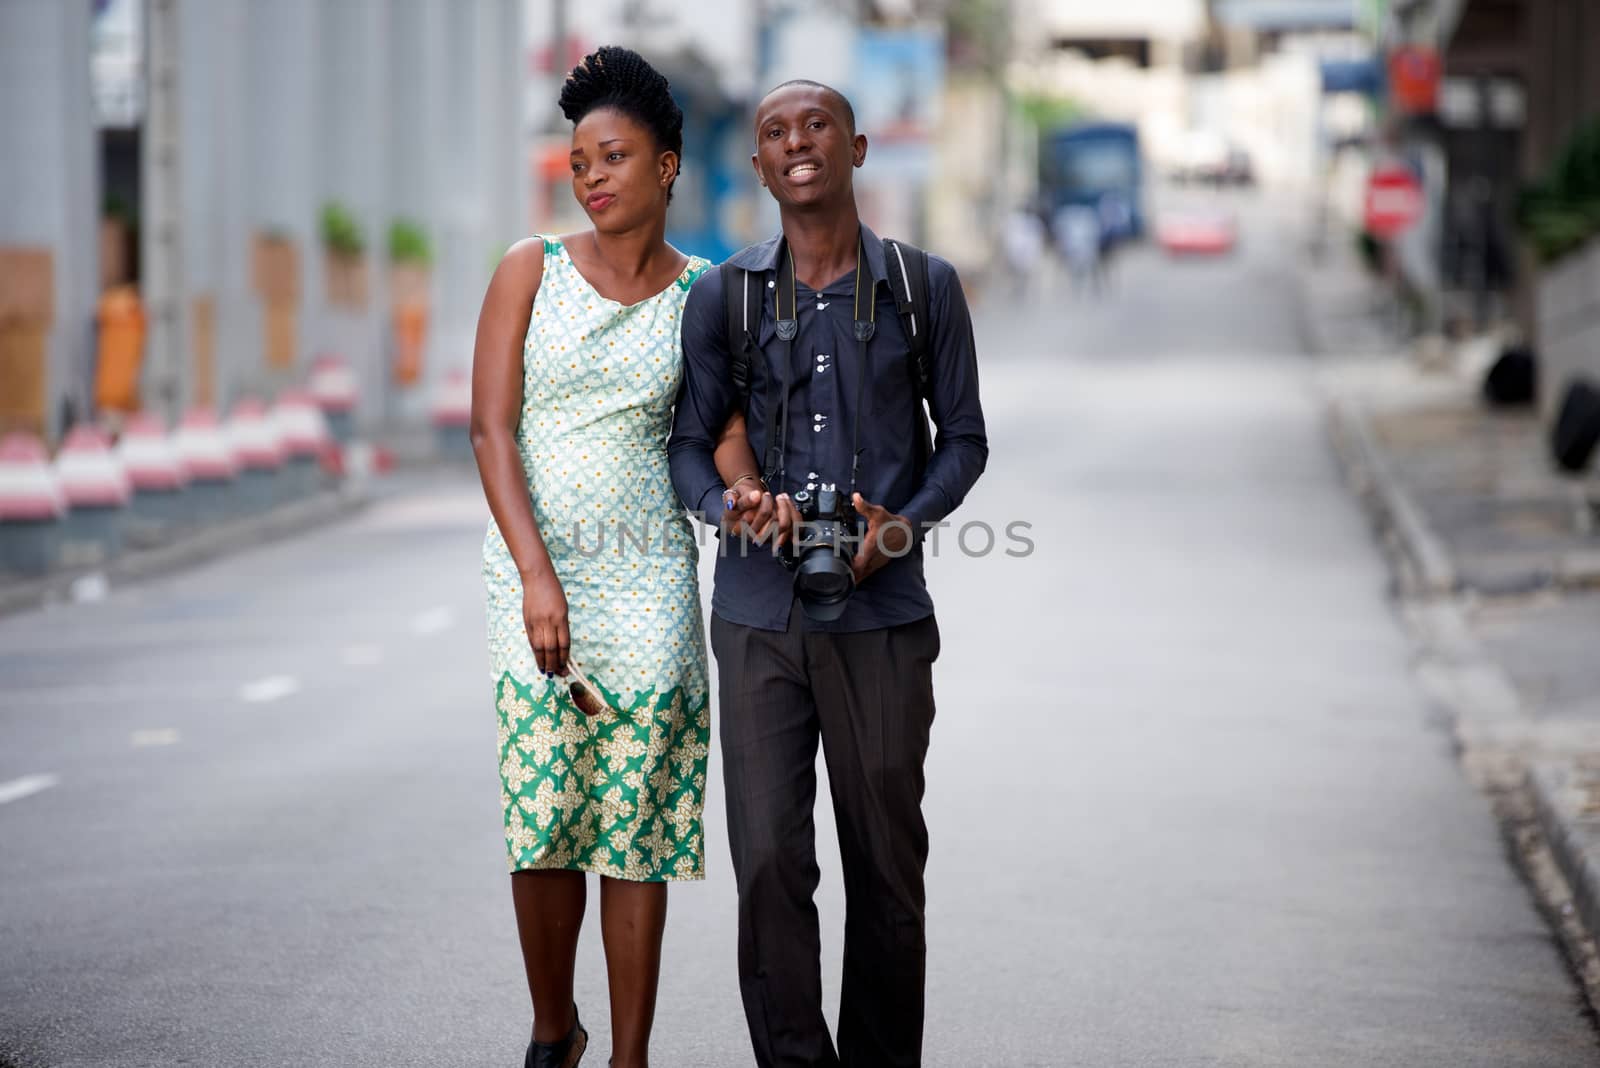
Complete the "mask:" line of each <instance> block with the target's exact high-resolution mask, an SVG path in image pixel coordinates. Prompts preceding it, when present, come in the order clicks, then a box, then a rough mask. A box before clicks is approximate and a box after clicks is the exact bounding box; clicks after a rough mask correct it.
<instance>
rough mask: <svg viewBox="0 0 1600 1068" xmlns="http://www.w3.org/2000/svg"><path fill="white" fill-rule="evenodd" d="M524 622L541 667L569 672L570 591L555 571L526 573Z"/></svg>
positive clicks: (551, 671) (555, 672)
mask: <svg viewBox="0 0 1600 1068" xmlns="http://www.w3.org/2000/svg"><path fill="white" fill-rule="evenodd" d="M522 624H523V626H524V627H526V628H527V631H528V644H529V645H531V646H532V647H533V659H534V661H535V662H536V663H537V664H538V665H539V670H540V671H542V672H544V673H545V674H546V675H565V674H566V673H567V652H568V650H570V649H571V647H572V635H571V634H570V633H569V632H568V630H567V594H566V591H565V590H563V589H562V588H561V580H560V579H558V578H556V575H555V572H554V571H550V570H543V571H540V572H538V573H537V574H533V575H524V576H523V578H522Z"/></svg>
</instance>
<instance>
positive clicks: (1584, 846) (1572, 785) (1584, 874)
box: [1528, 759, 1600, 932]
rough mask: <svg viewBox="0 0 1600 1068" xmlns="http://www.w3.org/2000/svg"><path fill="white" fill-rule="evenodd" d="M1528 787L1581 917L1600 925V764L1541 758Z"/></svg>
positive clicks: (1592, 927) (1599, 928) (1587, 926)
mask: <svg viewBox="0 0 1600 1068" xmlns="http://www.w3.org/2000/svg"><path fill="white" fill-rule="evenodd" d="M1528 789H1529V792H1530V793H1531V794H1532V795H1533V803H1534V809H1535V811H1536V813H1537V817H1538V820H1539V828H1540V830H1541V831H1543V832H1544V837H1545V840H1546V841H1547V842H1548V843H1549V845H1550V851H1551V853H1552V854H1553V855H1554V857H1555V861H1556V866H1557V867H1558V868H1560V869H1561V874H1562V875H1563V876H1565V877H1566V880H1567V883H1568V885H1569V886H1570V887H1571V888H1572V897H1573V902H1574V907H1575V908H1576V910H1577V912H1578V919H1579V921H1580V922H1581V923H1582V924H1583V926H1584V927H1585V929H1587V930H1589V931H1591V932H1592V931H1600V764H1597V763H1595V762H1593V761H1587V762H1585V761H1583V760H1581V759H1580V760H1574V761H1566V762H1561V763H1541V764H1536V765H1534V766H1533V767H1532V768H1530V769H1529V770H1528Z"/></svg>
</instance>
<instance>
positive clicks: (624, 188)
mask: <svg viewBox="0 0 1600 1068" xmlns="http://www.w3.org/2000/svg"><path fill="white" fill-rule="evenodd" d="M561 108H562V112H563V113H564V114H565V115H566V116H567V118H568V119H569V120H571V121H572V123H573V131H572V156H571V160H572V191H573V195H574V196H576V197H577V199H578V202H579V203H580V204H582V205H583V207H584V210H585V212H586V213H587V214H588V216H589V219H590V221H591V223H592V224H593V228H592V229H591V230H589V231H587V232H584V233H579V234H572V235H568V236H566V237H562V238H559V239H557V238H531V239H529V240H527V241H523V242H520V243H519V244H517V245H516V246H514V247H513V248H512V249H511V250H510V251H509V252H508V253H506V256H505V259H504V260H502V261H501V263H500V266H499V268H498V269H497V270H496V271H495V274H494V278H493V279H492V280H491V281H490V283H489V291H488V294H487V295H486V296H485V298H484V303H483V311H482V313H481V315H480V318H479V321H478V336H477V346H476V351H475V353H474V357H473V380H472V436H473V449H474V452H475V453H476V455H477V460H478V469H479V474H480V475H481V477H482V480H483V487H484V492H485V494H486V496H487V497H488V500H489V509H490V511H491V512H492V513H493V516H494V522H493V523H492V524H491V525H490V528H489V533H488V537H487V538H486V540H485V542H484V550H483V574H484V580H485V582H486V584H487V587H488V615H489V644H490V655H491V658H492V660H493V677H494V680H495V686H496V698H497V701H496V705H497V708H498V709H499V728H500V729H499V744H500V777H501V784H502V792H501V800H502V804H503V806H504V809H505V825H506V848H507V853H508V860H509V864H510V868H511V871H512V873H513V874H512V879H511V886H512V900H513V903H514V905H515V909H516V915H517V929H518V932H519V934H520V937H521V941H522V953H523V959H524V963H525V964H526V967H527V973H528V987H529V991H530V993H531V994H532V997H533V1011H534V1024H533V1038H532V1041H531V1043H530V1044H529V1047H528V1052H527V1057H526V1061H525V1064H526V1065H527V1066H529V1068H532V1066H539V1068H546V1066H548V1068H558V1066H560V1068H570V1066H572V1065H576V1064H577V1063H578V1061H579V1059H580V1058H581V1057H582V1056H583V1052H584V1049H585V1047H586V1046H587V1044H588V1032H586V1031H585V1030H584V1029H583V1027H582V1025H581V1024H580V1023H579V1022H578V1011H577V1008H576V1006H575V1005H574V1004H573V999H572V987H573V964H574V958H575V956H576V953H577V945H578V929H579V926H580V924H581V923H582V920H583V913H584V906H585V901H586V893H587V890H586V885H585V878H586V876H585V874H584V873H586V872H594V873H597V874H598V875H599V876H600V925H601V932H602V937H603V941H604V944H605V953H606V969H607V974H608V979H609V988H610V995H611V1020H612V1041H613V1064H614V1065H616V1066H617V1068H639V1066H643V1065H646V1064H647V1063H648V1046H649V1037H650V1028H651V1023H652V1020H653V1017H654V1012H655V998H656V985H657V979H658V976H659V972H660V956H661V936H662V930H663V927H664V924H665V920H666V907H667V894H666V884H667V882H669V881H674V880H688V879H700V878H703V877H704V841H703V837H704V836H703V832H702V828H701V809H702V805H703V800H704V793H705V772H706V750H707V746H708V744H709V741H710V708H709V704H708V690H707V682H706V662H705V647H704V639H703V628H702V624H701V615H700V598H699V591H698V589H697V586H696V581H695V561H696V546H695V540H694V535H693V534H692V532H691V531H690V528H689V525H688V521H687V519H685V518H684V516H683V511H682V507H681V506H680V505H679V503H678V501H677V498H676V497H675V496H674V494H673V490H672V483H671V479H670V477H669V475H668V468H667V454H666V437H667V431H668V429H669V426H670V423H671V416H672V402H673V399H674V397H675V396H676V395H677V390H678V382H679V380H680V377H681V374H682V367H681V364H682V350H681V347H680V344H679V338H678V330H679V326H680V323H681V320H682V312H683V304H684V300H685V298H686V297H687V296H688V292H689V286H690V285H691V284H692V283H693V282H694V280H695V278H697V277H698V276H699V275H700V274H701V273H702V272H704V271H705V270H706V269H708V268H709V266H710V264H709V263H707V262H706V261H705V260H702V259H698V258H695V257H688V256H685V255H684V254H683V253H681V252H679V251H678V250H677V249H675V248H673V247H672V246H671V245H669V244H667V242H666V238H665V231H666V215H667V202H668V200H669V199H670V197H671V191H672V184H673V181H674V180H675V179H676V178H677V175H678V167H679V158H680V154H681V152H682V147H683V115H682V112H681V111H679V109H678V107H677V105H676V104H674V103H673V101H672V97H671V96H670V95H669V94H668V91H667V81H666V79H665V78H663V77H662V76H661V75H660V74H659V73H658V72H656V71H655V70H654V69H653V68H652V67H651V66H650V65H649V64H648V63H646V62H645V61H644V60H643V59H642V58H641V57H639V56H638V55H637V54H635V53H633V52H631V51H628V50H627V49H622V48H610V47H608V48H602V49H600V50H599V51H597V52H595V53H593V54H591V55H589V56H586V57H585V58H584V60H583V62H582V63H580V64H579V65H578V66H577V67H575V68H574V69H573V70H572V73H571V74H570V75H569V76H568V78H567V82H566V85H565V86H564V87H563V89H562V91H561ZM717 455H718V466H719V470H721V471H722V472H723V476H724V480H725V481H730V482H733V481H740V480H741V479H740V476H741V474H745V473H749V472H754V471H755V469H756V465H755V460H754V457H753V456H751V454H750V449H749V446H748V444H747V443H746V442H745V441H744V439H743V437H742V434H739V435H729V436H728V437H727V439H726V442H725V447H724V448H719V450H718V454H717ZM569 673H570V674H571V678H570V679H568V678H567V677H566V676H568V674H569Z"/></svg>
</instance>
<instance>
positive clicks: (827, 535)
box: [782, 483, 860, 622]
mask: <svg viewBox="0 0 1600 1068" xmlns="http://www.w3.org/2000/svg"><path fill="white" fill-rule="evenodd" d="M792 499H793V500H794V505H795V509H796V510H797V511H798V512H799V513H800V522H799V523H798V524H797V525H796V526H795V530H794V537H793V538H792V539H791V540H790V542H789V544H788V546H787V551H785V552H784V554H783V557H782V559H783V562H784V566H786V567H788V568H789V570H791V571H793V572H794V592H795V595H796V596H797V597H799V598H800V607H801V608H803V609H804V610H805V613H806V615H808V616H810V617H811V618H812V619H815V620H819V621H821V622H828V621H830V620H835V619H838V618H839V617H840V616H841V615H843V614H844V606H845V602H847V601H848V600H849V599H850V595H851V594H852V593H854V592H855V588H856V577H855V573H854V572H853V571H851V570H850V561H851V559H852V558H853V557H854V556H855V551H856V543H857V542H858V541H859V540H860V536H859V534H858V533H857V531H858V530H859V527H860V519H859V517H857V515H856V510H855V508H854V507H852V506H851V504H850V500H849V498H847V497H845V496H844V495H843V494H841V493H840V492H839V489H838V487H837V486H835V485H833V484H832V483H824V484H823V485H822V487H821V488H820V489H819V490H817V491H816V492H815V493H812V492H811V491H810V490H799V491H797V492H796V493H795V494H794V497H793V498H792Z"/></svg>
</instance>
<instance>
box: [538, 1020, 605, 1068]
mask: <svg viewBox="0 0 1600 1068" xmlns="http://www.w3.org/2000/svg"><path fill="white" fill-rule="evenodd" d="M588 1048H589V1032H587V1031H585V1030H584V1029H583V1024H581V1023H579V1022H578V1010H577V1008H576V1007H574V1008H573V1010H572V1030H571V1031H568V1032H567V1037H566V1038H563V1039H562V1040H561V1041H560V1042H529V1043H528V1055H527V1057H525V1058H524V1059H523V1061H522V1068H578V1062H579V1061H581V1060H583V1051H584V1050H586V1049H588Z"/></svg>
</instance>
